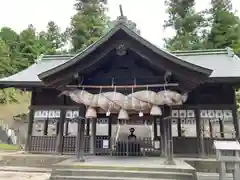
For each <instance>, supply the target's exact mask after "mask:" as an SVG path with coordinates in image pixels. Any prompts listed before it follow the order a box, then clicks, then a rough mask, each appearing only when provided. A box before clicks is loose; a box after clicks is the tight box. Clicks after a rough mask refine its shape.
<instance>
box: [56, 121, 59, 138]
mask: <svg viewBox="0 0 240 180" xmlns="http://www.w3.org/2000/svg"><path fill="white" fill-rule="evenodd" d="M58 133H59V121H57V122H56V135H58Z"/></svg>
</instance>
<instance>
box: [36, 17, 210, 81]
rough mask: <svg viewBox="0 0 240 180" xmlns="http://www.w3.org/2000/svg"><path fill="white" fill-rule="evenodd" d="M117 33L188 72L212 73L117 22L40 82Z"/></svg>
mask: <svg viewBox="0 0 240 180" xmlns="http://www.w3.org/2000/svg"><path fill="white" fill-rule="evenodd" d="M118 31H124V32H125V33H126V34H127V35H129V36H130V37H131V38H133V39H134V40H136V41H138V42H139V43H140V44H142V45H144V46H145V47H147V48H149V49H151V50H152V51H153V52H154V53H156V54H158V55H159V56H162V57H164V58H166V59H168V60H169V61H171V62H173V63H175V64H178V65H179V66H181V67H184V68H187V69H189V70H194V71H195V72H198V73H200V74H202V75H205V76H207V77H208V76H209V75H210V74H211V73H212V70H211V69H208V68H206V67H201V66H198V65H195V64H192V63H190V62H187V61H183V59H181V58H180V57H177V56H175V55H174V54H172V53H169V52H168V51H165V50H163V49H160V48H158V47H156V46H154V45H153V44H152V43H150V42H148V41H147V40H145V39H144V38H142V37H141V36H140V35H138V34H137V33H135V32H134V31H132V30H131V29H130V28H128V27H127V26H126V25H125V22H124V21H118V23H117V24H116V25H115V26H114V27H113V28H112V29H111V30H110V31H109V32H107V33H106V34H105V35H104V36H103V37H101V38H100V39H99V40H98V41H96V42H95V43H93V44H92V45H90V46H89V47H87V48H86V49H85V50H83V51H82V52H80V53H79V54H77V55H76V56H74V57H73V58H71V59H70V60H69V61H66V62H63V63H61V64H60V65H59V66H55V67H53V68H51V69H48V70H46V71H44V72H42V73H40V74H39V75H38V76H39V78H40V79H41V80H44V79H45V78H47V77H49V76H51V75H54V74H56V73H58V72H61V71H62V70H64V69H66V68H68V67H70V66H72V65H75V64H76V63H78V62H79V61H81V60H82V59H83V58H84V57H86V56H87V55H89V54H90V53H92V52H94V51H95V50H96V49H97V48H98V47H99V46H101V45H102V44H103V43H104V42H106V41H108V40H109V39H110V38H111V37H112V36H113V35H114V34H116V33H117V32H118Z"/></svg>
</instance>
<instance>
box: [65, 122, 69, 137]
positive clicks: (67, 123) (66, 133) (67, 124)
mask: <svg viewBox="0 0 240 180" xmlns="http://www.w3.org/2000/svg"><path fill="white" fill-rule="evenodd" d="M68 126H69V122H68V121H67V122H65V136H68Z"/></svg>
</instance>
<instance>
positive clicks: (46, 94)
mask: <svg viewBox="0 0 240 180" xmlns="http://www.w3.org/2000/svg"><path fill="white" fill-rule="evenodd" d="M97 91H99V89H98V90H96V93H97ZM60 93H61V92H59V91H57V90H56V89H50V88H41V89H40V88H39V89H37V90H36V91H35V92H34V93H33V105H43V106H44V105H69V106H70V105H76V103H75V102H73V101H72V100H71V99H70V98H69V97H66V96H59V94H60ZM233 93H234V90H233V88H232V86H230V85H223V84H203V85H201V86H200V87H197V88H196V89H195V90H193V91H192V92H191V93H189V97H188V100H187V102H186V104H189V105H196V104H217V105H221V104H234V94H233Z"/></svg>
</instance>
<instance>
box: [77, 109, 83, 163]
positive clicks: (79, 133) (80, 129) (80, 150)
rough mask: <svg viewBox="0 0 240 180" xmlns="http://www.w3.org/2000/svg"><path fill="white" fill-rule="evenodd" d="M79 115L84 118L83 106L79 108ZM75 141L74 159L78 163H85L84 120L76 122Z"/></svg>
mask: <svg viewBox="0 0 240 180" xmlns="http://www.w3.org/2000/svg"><path fill="white" fill-rule="evenodd" d="M79 115H80V116H81V117H85V106H83V105H82V106H81V108H80V111H79ZM77 124H78V128H77V129H78V130H77V140H76V158H77V160H78V161H80V162H85V158H84V149H85V119H79V120H78V123H77Z"/></svg>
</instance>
